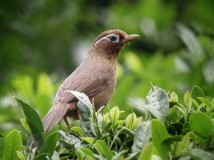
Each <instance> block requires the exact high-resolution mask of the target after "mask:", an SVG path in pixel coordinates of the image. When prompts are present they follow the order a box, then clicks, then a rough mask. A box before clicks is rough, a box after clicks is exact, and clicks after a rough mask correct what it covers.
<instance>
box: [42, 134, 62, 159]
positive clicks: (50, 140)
mask: <svg viewBox="0 0 214 160" xmlns="http://www.w3.org/2000/svg"><path fill="white" fill-rule="evenodd" d="M58 139H59V135H58V131H55V132H53V133H51V134H49V135H48V136H47V137H46V138H45V142H44V147H43V148H42V150H41V151H40V153H47V154H48V155H49V157H50V158H51V156H52V155H53V153H54V150H55V148H56V143H57V141H58Z"/></svg>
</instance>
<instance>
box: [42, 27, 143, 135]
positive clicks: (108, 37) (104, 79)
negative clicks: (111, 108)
mask: <svg viewBox="0 0 214 160" xmlns="http://www.w3.org/2000/svg"><path fill="white" fill-rule="evenodd" d="M138 37H139V35H137V34H131V35H128V34H127V33H125V32H124V31H122V30H118V29H117V30H108V31H105V32H103V33H101V34H100V35H99V36H98V37H97V38H96V39H95V41H94V43H93V45H92V47H91V49H90V50H89V55H88V57H87V58H86V59H85V60H84V61H83V62H82V63H81V64H80V65H79V67H77V68H76V70H75V71H74V72H73V73H72V74H71V75H70V76H69V77H67V78H66V79H65V81H64V82H63V83H62V84H61V86H60V87H59V89H58V91H57V93H56V96H55V98H54V101H53V106H52V107H51V109H50V110H49V112H48V113H47V115H46V116H45V117H44V118H43V125H44V130H45V131H46V132H47V131H48V130H50V129H51V128H52V127H53V126H54V125H56V124H58V123H59V122H60V121H61V120H62V119H64V121H65V123H66V125H67V126H69V123H68V121H67V118H66V117H68V116H69V117H71V118H74V119H78V118H79V114H78V110H77V106H76V105H77V101H78V100H77V99H76V98H75V97H74V96H73V95H72V94H71V93H68V91H69V90H73V91H78V92H83V93H85V94H86V95H87V96H88V97H89V98H90V100H92V99H93V100H94V105H95V109H96V110H98V109H99V108H100V107H102V106H104V105H106V103H107V102H108V100H109V99H110V97H111V95H112V94H113V92H114V89H115V83H116V62H117V57H118V55H119V52H120V50H121V48H122V47H123V46H124V45H125V44H126V43H127V42H130V41H132V40H134V39H136V38H138Z"/></svg>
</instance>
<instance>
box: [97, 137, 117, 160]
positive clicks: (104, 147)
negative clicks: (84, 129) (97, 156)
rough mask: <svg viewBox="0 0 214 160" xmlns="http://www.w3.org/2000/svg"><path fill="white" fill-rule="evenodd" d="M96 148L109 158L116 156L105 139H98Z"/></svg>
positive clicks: (109, 159) (108, 159)
mask: <svg viewBox="0 0 214 160" xmlns="http://www.w3.org/2000/svg"><path fill="white" fill-rule="evenodd" d="M95 148H96V150H97V151H98V152H99V153H101V154H103V155H104V156H105V158H106V159H107V160H111V159H112V157H113V156H114V154H113V152H112V151H111V150H110V148H109V147H108V146H107V145H106V143H105V141H103V140H97V141H96V142H95Z"/></svg>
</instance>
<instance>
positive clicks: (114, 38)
mask: <svg viewBox="0 0 214 160" xmlns="http://www.w3.org/2000/svg"><path fill="white" fill-rule="evenodd" d="M103 39H106V40H108V41H111V42H113V43H119V41H120V37H119V35H117V34H108V35H106V36H105V37H103V38H101V39H100V40H98V41H97V42H96V43H95V44H94V45H97V44H98V43H99V42H100V41H102V40H103Z"/></svg>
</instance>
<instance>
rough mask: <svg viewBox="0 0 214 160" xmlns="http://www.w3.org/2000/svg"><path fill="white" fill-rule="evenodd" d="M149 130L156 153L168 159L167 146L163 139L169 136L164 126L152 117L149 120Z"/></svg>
mask: <svg viewBox="0 0 214 160" xmlns="http://www.w3.org/2000/svg"><path fill="white" fill-rule="evenodd" d="M151 130H152V142H153V144H154V147H155V149H156V151H157V153H158V155H159V156H160V157H161V158H162V159H168V152H169V146H168V145H167V144H164V141H165V140H166V139H168V138H169V137H170V136H169V134H168V132H167V130H166V128H165V126H164V125H163V123H161V122H160V121H159V120H156V119H153V120H152V122H151Z"/></svg>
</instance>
